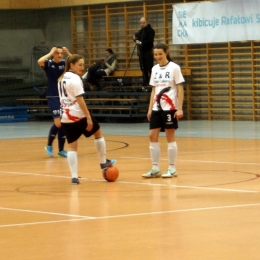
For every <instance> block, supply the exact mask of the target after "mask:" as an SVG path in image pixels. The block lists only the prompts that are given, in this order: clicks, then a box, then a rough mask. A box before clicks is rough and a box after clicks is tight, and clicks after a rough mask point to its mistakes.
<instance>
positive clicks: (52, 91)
mask: <svg viewBox="0 0 260 260" xmlns="http://www.w3.org/2000/svg"><path fill="white" fill-rule="evenodd" d="M64 53H66V54H67V55H68V56H70V55H71V54H70V52H69V50H68V49H67V48H66V47H60V46H57V47H53V48H52V49H51V51H50V52H49V53H48V54H46V55H44V56H42V57H41V58H40V59H39V60H38V64H39V65H40V66H41V67H42V68H43V70H44V71H45V73H46V76H47V91H46V98H47V102H48V106H49V109H50V111H51V114H52V117H53V121H54V124H53V125H52V126H51V128H50V131H49V135H48V140H47V145H46V146H45V151H46V153H47V155H49V156H51V157H52V156H53V148H52V144H53V141H54V139H55V137H56V135H57V134H58V148H59V152H58V156H60V157H67V152H66V151H65V150H64V144H65V139H66V138H65V135H64V132H63V129H62V128H61V122H60V99H59V93H58V87H57V82H58V78H59V77H60V76H61V74H62V73H63V72H64V68H65V60H64V59H63V54H64Z"/></svg>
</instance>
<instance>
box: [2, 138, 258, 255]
mask: <svg viewBox="0 0 260 260" xmlns="http://www.w3.org/2000/svg"><path fill="white" fill-rule="evenodd" d="M105 138H106V141H107V150H108V152H107V154H108V158H115V159H117V164H116V166H117V167H118V169H119V171H120V176H119V179H118V180H117V181H116V182H113V183H108V182H106V181H104V180H103V178H102V175H101V170H100V169H99V163H98V159H97V155H96V152H95V149H94V142H93V139H85V138H81V139H80V147H79V174H80V176H81V177H82V178H81V184H80V185H77V186H74V185H71V184H70V179H71V178H70V173H69V168H68V164H67V160H66V159H64V158H58V157H56V156H55V157H54V158H48V157H47V156H46V154H45V152H44V150H43V146H44V144H45V142H46V138H43V137H41V138H19V139H3V140H0V143H1V146H0V154H1V162H0V181H1V184H0V187H1V188H0V216H1V217H0V236H1V239H0V259H5V260H9V259H10V260H30V259H32V260H46V259H51V260H53V259H55V260H65V259H66V260H67V259H73V260H85V259H89V260H99V259H100V260H110V259H111V260H119V259H120V260H143V259H145V260H168V259H169V260H172V259H174V260H200V259H203V260H215V259H219V260H220V259H221V260H244V259H247V260H255V259H256V260H258V259H260V256H259V253H260V247H259V241H260V193H259V192H260V179H259V177H260V174H259V168H260V163H259V150H260V140H254V139H251V140H246V139H234V138H229V139H221V138H189V137H187V138H185V137H179V138H178V140H177V141H178V148H179V154H178V163H177V165H176V166H177V170H178V177H177V178H173V179H162V178H157V179H142V177H141V174H142V173H144V172H146V171H147V170H149V168H150V167H151V162H150V156H149V150H148V138H147V137H146V136H119V135H106V136H105ZM160 142H161V169H162V171H165V170H166V168H167V146H166V142H165V139H164V138H161V139H160ZM54 148H56V144H55V146H54ZM56 152H57V151H56Z"/></svg>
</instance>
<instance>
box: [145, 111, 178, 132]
mask: <svg viewBox="0 0 260 260" xmlns="http://www.w3.org/2000/svg"><path fill="white" fill-rule="evenodd" d="M176 111H177V110H159V111H154V110H153V111H152V115H151V119H150V129H155V128H161V129H162V130H163V129H177V128H178V120H177V119H176V118H175V117H174V114H175V113H176Z"/></svg>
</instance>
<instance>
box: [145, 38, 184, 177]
mask: <svg viewBox="0 0 260 260" xmlns="http://www.w3.org/2000/svg"><path fill="white" fill-rule="evenodd" d="M154 58H155V59H156V60H157V62H158V64H157V65H155V66H154V67H153V69H152V74H151V79H150V85H151V86H153V89H152V92H151V97H150V104H149V109H148V113H147V118H148V120H149V122H150V132H149V139H150V146H149V149H150V155H151V160H152V164H153V165H152V169H151V170H149V171H148V172H147V173H145V174H143V175H142V177H144V178H154V177H160V176H161V170H160V165H159V161H160V145H159V142H158V138H159V133H160V131H164V130H165V133H166V140H167V143H168V151H167V152H168V161H169V166H168V169H167V170H166V172H165V173H164V174H163V175H162V177H164V178H171V177H174V176H177V172H176V168H175V162H176V157H177V144H176V141H175V130H176V129H177V128H178V120H179V119H180V118H182V117H183V111H182V104H183V96H184V94H183V85H182V83H183V82H184V78H183V76H182V73H181V69H180V67H179V65H177V64H175V63H174V62H172V61H171V58H170V56H169V54H168V50H167V47H166V45H165V44H162V43H158V44H157V45H156V46H155V47H154Z"/></svg>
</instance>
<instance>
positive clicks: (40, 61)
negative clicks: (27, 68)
mask: <svg viewBox="0 0 260 260" xmlns="http://www.w3.org/2000/svg"><path fill="white" fill-rule="evenodd" d="M56 50H57V48H56V47H53V48H52V49H51V50H50V52H49V53H47V54H46V55H44V56H42V57H41V58H40V59H39V60H38V64H39V65H40V66H41V67H44V62H45V61H46V60H47V59H49V58H50V57H52V56H53V54H54V53H55V51H56Z"/></svg>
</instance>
